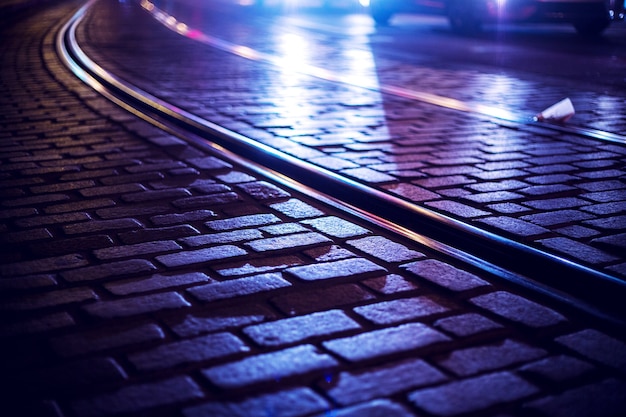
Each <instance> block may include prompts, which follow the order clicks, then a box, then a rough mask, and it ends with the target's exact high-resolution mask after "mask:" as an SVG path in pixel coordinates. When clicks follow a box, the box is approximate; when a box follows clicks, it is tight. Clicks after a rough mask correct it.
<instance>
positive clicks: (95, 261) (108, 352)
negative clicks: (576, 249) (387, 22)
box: [0, 2, 626, 417]
mask: <svg viewBox="0 0 626 417" xmlns="http://www.w3.org/2000/svg"><path fill="white" fill-rule="evenodd" d="M95 7H96V8H97V9H95V11H94V12H88V13H87V14H86V15H85V17H84V21H83V22H82V23H81V24H80V25H79V26H78V30H77V37H78V39H79V42H80V43H81V46H83V47H85V49H86V51H87V53H88V54H89V55H91V56H93V57H94V59H95V60H96V61H97V62H98V63H99V64H102V65H104V67H106V68H111V66H114V67H115V70H116V74H119V75H120V76H121V77H122V78H126V77H129V78H130V79H131V80H132V81H134V82H138V83H139V84H140V85H141V87H142V88H146V89H148V88H147V87H150V86H153V87H154V86H155V85H156V86H158V87H156V88H158V89H159V96H160V97H162V98H163V99H166V100H172V101H173V100H181V101H184V104H185V105H184V106H181V107H183V108H186V109H189V110H190V111H198V112H200V113H201V114H202V115H206V116H207V117H210V118H211V120H213V121H216V122H218V123H220V124H223V125H224V126H225V127H231V128H233V129H237V130H239V131H240V132H241V133H243V134H247V135H250V137H251V138H253V139H257V140H259V141H261V142H263V143H265V144H266V145H268V146H275V147H278V148H279V149H280V150H283V151H285V152H287V153H290V154H292V155H294V156H297V157H301V158H304V159H306V160H308V161H310V162H312V163H320V164H324V165H325V166H326V167H327V168H328V169H330V170H334V171H335V173H341V170H344V169H348V171H344V172H348V173H350V174H353V175H354V176H353V177H352V178H354V179H356V180H362V181H366V182H367V181H372V182H369V185H370V186H372V187H375V188H377V189H378V191H380V192H386V193H390V194H393V196H394V197H395V198H397V199H404V200H406V201H405V202H406V203H407V204H417V205H420V206H426V207H430V208H432V209H436V210H437V211H441V212H444V213H446V215H447V216H449V217H453V218H456V219H461V220H469V221H471V223H472V224H473V225H474V226H476V225H479V226H480V227H483V226H484V227H487V228H489V229H490V230H503V229H504V228H502V227H498V224H501V223H499V222H503V224H510V225H511V226H510V228H511V230H510V231H509V232H507V233H509V234H508V236H511V235H515V236H516V238H523V240H524V241H527V242H531V243H532V244H533V245H536V246H541V245H542V243H543V242H548V243H549V242H552V243H553V245H554V246H555V247H554V252H555V253H559V252H558V251H559V250H562V248H563V245H562V244H564V243H567V242H563V241H558V240H555V241H550V240H548V239H557V238H558V239H563V238H568V242H569V241H574V242H577V244H581V245H586V246H587V247H590V248H593V249H596V250H602V251H605V252H606V253H608V254H610V255H611V256H615V257H616V258H617V259H619V260H609V261H607V262H604V263H602V264H598V266H597V267H598V268H602V270H603V271H609V272H611V273H612V274H618V275H619V274H622V275H624V274H626V268H625V267H624V265H625V264H624V263H623V261H622V260H621V258H620V256H621V252H620V250H621V249H622V246H621V241H620V237H621V235H622V234H623V231H622V230H621V229H620V227H621V226H620V224H622V225H623V220H624V219H623V216H622V215H623V212H622V211H620V206H619V203H620V202H621V201H623V199H624V194H623V190H624V184H623V181H622V179H621V174H620V175H617V174H618V173H619V172H621V171H620V169H621V168H622V164H621V159H619V158H622V157H623V155H624V154H625V153H624V152H621V151H623V149H622V148H623V147H622V146H621V145H619V144H614V145H601V146H598V145H597V144H596V142H595V141H592V140H587V139H585V140H583V139H582V138H577V137H574V136H572V135H570V134H567V133H558V134H557V133H555V132H554V131H552V130H550V129H545V128H540V127H539V126H536V125H533V124H528V125H525V126H521V127H520V126H517V125H516V126H508V125H507V124H506V123H504V122H503V123H496V122H494V121H493V120H489V119H482V118H481V119H478V118H474V117H473V116H471V115H468V114H462V113H457V112H454V111H449V110H445V109H436V110H435V109H434V108H433V107H431V106H430V105H425V104H424V103H420V102H413V101H411V102H409V101H407V100H405V99H402V98H399V97H391V96H388V95H384V94H383V95H382V96H381V95H380V94H379V93H378V92H375V91H370V90H361V89H354V88H348V87H346V86H342V85H338V84H330V83H325V82H323V81H321V80H313V79H309V78H307V77H305V76H301V77H300V76H299V78H298V79H299V80H301V81H302V82H303V83H305V84H304V85H303V88H301V89H296V90H293V91H294V98H297V105H294V101H293V100H291V99H290V98H289V97H285V94H284V93H285V91H287V90H285V89H283V88H281V87H283V86H282V85H281V83H282V82H283V81H284V78H281V77H280V76H278V75H279V73H278V72H276V70H275V69H273V68H272V67H271V66H262V65H258V64H256V63H254V62H245V64H242V63H243V62H244V61H240V58H237V57H234V56H231V55H229V54H224V53H223V52H219V51H215V50H214V49H213V48H210V47H207V46H206V45H205V46H199V45H196V44H195V43H192V42H189V41H187V40H185V39H183V38H181V37H179V35H178V34H176V33H173V32H169V31H164V30H162V29H161V28H159V26H158V25H157V24H156V23H154V22H153V21H151V20H150V19H149V16H148V15H147V14H145V13H144V12H142V11H141V13H138V12H140V10H139V9H138V8H137V7H136V4H135V3H131V2H121V3H120V2H98V3H96V6H95ZM73 8H74V6H72V4H71V2H70V3H66V2H60V3H59V2H57V3H55V4H48V5H47V6H46V7H43V6H42V7H41V10H39V8H37V10H32V11H29V12H28V13H25V14H24V15H21V17H20V19H18V20H16V21H15V22H12V23H11V24H10V25H0V28H1V29H0V31H1V32H2V39H3V47H4V48H3V52H2V54H3V59H2V60H1V61H0V62H1V64H0V74H2V76H1V77H0V80H1V81H0V88H1V89H2V92H3V94H2V95H1V97H0V127H1V129H0V190H2V193H3V194H2V195H3V199H2V203H1V204H0V206H2V210H0V218H2V220H3V221H2V225H0V234H1V235H2V237H1V238H0V239H1V241H2V250H1V251H0V275H1V278H0V288H1V289H2V297H1V300H0V310H2V311H3V312H4V313H5V314H4V315H3V320H2V323H0V339H1V340H2V346H3V354H2V355H1V358H0V370H1V371H2V372H3V374H5V375H10V376H11V378H12V379H11V381H12V383H11V384H9V386H8V387H6V388H4V389H5V392H4V394H6V395H5V396H4V397H3V398H5V399H6V402H5V403H4V404H3V413H4V414H3V415H7V417H13V416H17V415H20V416H22V415H33V416H35V415H44V416H50V415H53V416H57V417H58V416H75V417H82V416H109V415H111V416H112V415H119V416H122V415H124V416H129V415H141V416H145V417H160V416H170V415H177V416H180V415H185V416H186V417H195V416H200V415H211V416H229V417H230V416H242V417H243V416H245V417H248V416H252V417H255V416H259V417H261V416H262V417H266V416H268V415H285V416H303V417H304V416H312V415H318V416H320V417H321V416H322V415H324V416H327V415H335V416H337V417H340V416H341V417H357V416H358V417H361V416H381V417H382V416H384V417H392V416H394V417H396V416H397V417H409V416H418V415H426V414H428V415H430V416H446V415H450V416H452V415H472V417H474V416H476V417H487V416H489V417H492V416H495V415H498V416H507V417H509V416H510V417H522V416H524V417H526V416H530V415H539V414H541V415H542V417H543V415H544V414H545V415H547V417H559V416H561V415H568V416H569V415H574V416H576V415H593V412H595V411H597V412H598V413H601V414H602V413H604V414H608V415H610V413H613V414H615V415H620V414H622V413H623V412H624V410H626V404H624V403H623V396H620V394H621V393H622V392H623V391H624V383H625V382H624V381H625V380H626V379H625V374H624V372H626V371H625V361H626V359H625V358H624V355H623V354H622V352H624V351H625V350H626V348H625V346H626V345H625V342H624V337H623V335H622V334H621V333H620V331H616V330H615V329H614V328H613V327H612V326H611V325H610V324H609V323H605V322H602V321H601V320H597V319H596V318H594V317H593V316H588V315H586V314H584V313H582V312H579V311H577V310H576V309H575V308H571V307H573V306H571V305H570V306H569V307H570V308H567V309H561V308H560V307H559V305H557V304H553V303H551V302H550V301H546V300H547V299H546V298H543V301H538V300H536V299H535V297H534V296H533V295H532V293H530V292H523V293H522V292H521V291H519V290H518V289H516V287H514V286H511V285H508V284H507V283H506V282H505V281H504V280H500V279H497V280H496V279H494V276H493V275H494V274H495V273H496V272H494V270H491V269H489V268H486V269H483V266H484V265H483V264H481V263H480V262H474V263H471V264H470V263H466V261H467V260H470V261H473V259H471V258H463V257H462V256H457V254H456V253H454V251H452V252H448V253H447V254H445V255H443V254H441V253H439V252H438V251H437V250H436V249H437V248H436V246H427V245H425V243H427V242H426V241H424V240H422V239H421V238H420V237H418V236H414V237H415V238H414V239H406V238H405V239H402V240H401V239H400V238H399V237H398V236H396V235H394V234H392V233H388V232H387V231H385V230H383V229H381V228H379V227H378V226H376V225H375V224H374V223H367V222H365V221H363V219H360V218H358V216H350V215H348V214H346V213H344V212H342V211H339V210H337V207H329V206H325V205H323V204H320V203H319V202H316V201H315V200H313V199H311V198H309V196H307V195H304V193H301V192H300V191H298V190H296V189H287V188H285V187H284V186H282V185H279V184H277V183H274V182H273V180H271V179H268V178H264V177H262V176H261V175H260V174H259V173H258V172H252V171H249V170H248V169H247V168H246V167H245V166H239V165H237V164H236V163H234V162H229V161H227V160H225V159H224V157H223V155H218V154H217V153H214V152H213V150H211V148H210V146H207V147H205V146H204V145H200V144H196V143H188V142H186V141H184V140H182V139H180V138H178V137H174V136H172V135H170V134H169V133H165V132H163V131H161V130H159V129H157V128H155V127H153V126H150V125H148V124H146V123H145V122H144V121H142V120H139V119H138V118H136V116H135V115H133V114H131V113H127V112H126V111H125V110H123V109H120V108H118V107H116V106H115V105H114V104H113V103H109V102H107V101H106V100H105V99H104V98H102V97H101V96H100V95H99V93H97V92H95V91H91V90H89V89H88V88H87V87H86V86H85V85H83V83H82V81H80V80H78V79H76V78H75V77H73V76H71V75H70V74H69V73H68V72H67V71H66V70H65V68H64V67H63V65H61V63H60V62H59V61H58V57H57V56H56V53H55V52H54V51H55V47H54V45H55V42H56V41H55V39H54V38H55V34H56V33H57V29H58V26H59V24H60V23H61V22H62V21H63V20H64V18H65V16H66V15H67V13H69V12H70V11H72V10H73ZM127 18H129V19H132V22H133V24H132V25H127V24H126V23H127V21H126V19H127ZM267 18H268V19H270V18H271V17H270V16H267ZM0 19H2V20H5V19H4V18H2V17H0ZM285 24H287V23H285ZM221 26H222V24H221V23H220V24H219V25H216V30H217V28H219V27H221ZM147 34H150V39H151V41H150V42H146V40H145V39H146V38H145V37H144V36H143V35H147ZM241 36H245V34H244V33H242V34H241ZM333 36H335V35H333ZM120 39H123V40H124V42H125V43H124V46H123V47H118V46H119V44H118V40H120ZM265 40H267V39H265V37H264V35H262V36H259V39H258V41H259V42H263V43H264V42H265ZM329 42H330V40H329ZM334 45H335V46H337V45H339V46H337V48H335V47H333V48H330V49H332V50H333V51H336V52H337V53H339V52H340V49H338V48H341V43H337V44H334ZM94 46H97V47H94ZM266 46H267V48H270V47H271V45H270V44H267V45H266ZM129 51H132V53H131V54H128V52H129ZM316 51H318V52H319V53H325V52H323V51H322V50H317V49H316ZM172 57H174V58H177V57H184V62H185V63H186V65H184V66H183V67H181V66H177V67H176V68H177V69H176V70H174V67H172V66H171V64H170V63H171V59H172ZM42 60H43V61H42ZM138 60H140V61H141V62H142V70H141V72H139V71H134V70H132V66H133V64H134V62H136V61H138ZM177 61H179V62H182V61H183V60H182V59H181V60H178V59H177ZM334 62H335V60H329V64H334ZM390 63H393V62H392V61H387V60H384V61H379V62H377V66H378V69H379V70H380V72H379V74H380V76H381V77H382V79H383V82H384V79H385V78H386V77H388V75H389V68H392V67H388V65H389V64H390ZM144 64H145V65H144ZM128 69H131V71H130V72H131V73H132V74H129V72H127V70H128ZM392 69H393V68H392ZM423 69H424V71H425V77H426V78H425V80H423V81H420V84H421V85H425V86H429V85H431V84H433V83H435V84H436V83H440V82H441V80H442V79H447V80H448V81H449V82H450V83H451V84H450V85H449V86H447V87H446V91H451V92H455V91H457V90H458V91H460V90H461V89H458V88H456V87H455V86H458V85H459V83H461V82H462V83H465V82H466V81H467V80H468V77H469V78H471V76H470V75H468V74H460V75H459V74H456V73H455V74H452V73H448V70H446V71H444V70H443V69H438V70H436V71H435V70H434V69H432V68H427V67H426V66H424V68H423ZM405 70H406V69H405V68H398V71H396V70H395V69H394V70H393V71H394V74H396V75H398V76H401V77H407V78H410V71H405ZM117 71H119V73H118V72H117ZM178 71H184V73H183V72H178ZM165 73H167V74H168V75H167V78H168V82H167V85H164V84H160V83H161V81H163V79H162V78H161V75H163V74H165ZM443 74H448V75H443ZM129 75H130V76H129ZM442 75H443V76H442ZM457 75H459V76H458V77H457ZM251 79H254V80H255V82H249V80H251ZM402 79H403V80H404V78H402ZM244 81H245V82H244ZM257 81H258V82H257ZM406 81H407V86H410V85H414V84H412V83H413V82H414V81H412V80H409V79H407V80H406ZM190 82H194V83H195V82H197V86H195V87H194V88H188V86H185V85H184V84H185V83H190ZM298 82H300V81H298ZM433 85H434V84H433ZM179 86H180V90H179ZM469 86H470V84H468V87H469ZM291 87H294V86H291ZM257 88H258V89H260V90H256V92H254V94H252V95H251V94H250V92H251V89H257ZM471 88H477V87H475V86H472V87H471ZM279 90H280V92H279ZM516 94H520V97H521V96H522V95H523V94H525V93H516ZM476 97H482V96H476ZM200 99H201V100H203V101H202V102H199V100H200ZM205 99H206V100H205ZM617 105H621V102H619V103H618V104H616V106H617ZM342 161H343V162H342ZM559 161H564V162H559ZM549 162H550V163H552V164H551V165H549V164H548V163H549ZM379 181H382V182H379ZM485 193H489V194H485ZM491 193H494V194H491ZM506 193H513V195H510V194H506ZM473 196H477V197H473ZM506 196H508V197H513V200H510V199H508V197H507V198H505V199H504V200H500V198H504V197H506ZM472 198H474V199H472ZM563 203H565V204H563ZM563 205H565V206H567V208H566V207H562V206H563ZM556 206H558V207H557V210H561V213H560V214H559V215H561V218H560V219H555V223H550V224H545V225H544V224H538V223H532V221H531V220H528V219H526V221H525V219H524V216H537V217H536V218H535V217H532V219H535V220H536V219H539V221H541V219H542V217H540V216H541V215H545V216H547V214H546V213H551V212H552V211H554V209H555V207H556ZM565 209H566V210H568V211H569V212H571V213H577V216H578V215H580V214H578V213H582V214H583V215H584V219H583V220H577V218H576V217H575V216H574V217H571V218H569V217H568V218H566V217H565V216H563V214H564V213H563V210H565ZM565 214H566V213H565ZM546 218H547V217H543V219H546ZM508 219H513V220H512V222H511V223H508V221H509V220H508ZM482 220H486V222H481V221H482ZM565 220H567V221H565ZM490 222H491V223H490ZM513 223H514V224H513ZM516 227H519V228H516ZM524 230H534V231H536V233H531V234H529V235H526V236H525V235H524ZM557 246H558V248H557ZM575 255H579V254H572V256H575ZM568 256H569V255H568ZM593 265H596V264H593ZM587 266H589V264H588V265H587ZM620 268H621V269H620ZM603 417H604V416H603Z"/></svg>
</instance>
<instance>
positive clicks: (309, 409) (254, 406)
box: [184, 388, 329, 417]
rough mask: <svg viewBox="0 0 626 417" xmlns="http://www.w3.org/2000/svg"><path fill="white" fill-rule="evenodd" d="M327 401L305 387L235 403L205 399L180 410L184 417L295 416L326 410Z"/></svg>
mask: <svg viewBox="0 0 626 417" xmlns="http://www.w3.org/2000/svg"><path fill="white" fill-rule="evenodd" d="M328 407H329V404H328V402H327V401H326V400H325V399H324V398H322V397H320V396H319V395H318V394H316V393H315V392H314V391H313V390H311V389H309V388H293V389H289V390H285V391H280V392H278V393H273V394H266V395H261V396H256V397H251V398H247V399H244V400H242V401H239V402H227V403H224V402H217V401H214V402H209V403H205V404H202V405H199V406H196V407H192V408H188V409H186V410H184V414H185V417H202V416H214V417H265V416H267V415H268V414H269V415H276V416H285V417H297V416H304V415H307V414H310V413H315V412H321V411H323V410H326V409H328Z"/></svg>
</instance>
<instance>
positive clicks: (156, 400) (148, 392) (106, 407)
mask: <svg viewBox="0 0 626 417" xmlns="http://www.w3.org/2000/svg"><path fill="white" fill-rule="evenodd" d="M203 396H204V394H203V393H202V390H201V388H200V387H199V386H198V385H197V384H196V383H195V382H194V381H193V380H192V379H191V378H189V377H187V376H177V377H173V378H170V379H165V380H161V381H156V382H148V383H144V384H137V385H129V386H126V387H124V388H120V389H118V390H117V391H114V392H111V393H107V394H102V395H99V396H95V397H92V398H87V399H80V400H76V401H74V403H73V404H72V408H73V409H74V412H75V413H76V414H77V415H78V416H80V417H100V416H109V415H115V414H120V413H139V412H141V411H144V410H146V409H150V408H153V407H158V406H165V405H168V404H176V403H179V402H184V401H189V400H193V399H198V398H202V397H203Z"/></svg>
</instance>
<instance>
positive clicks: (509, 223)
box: [477, 216, 550, 237]
mask: <svg viewBox="0 0 626 417" xmlns="http://www.w3.org/2000/svg"><path fill="white" fill-rule="evenodd" d="M477 221H478V222H480V223H484V224H487V225H489V226H492V227H495V228H497V229H500V230H504V231H506V232H509V233H512V234H514V235H517V236H523V237H532V236H541V235H544V234H546V233H549V232H550V230H548V229H546V228H544V227H541V226H538V225H536V224H533V223H531V222H528V221H525V220H523V219H516V218H514V217H509V216H496V217H487V218H484V219H478V220H477Z"/></svg>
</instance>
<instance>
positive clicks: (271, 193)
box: [237, 181, 290, 201]
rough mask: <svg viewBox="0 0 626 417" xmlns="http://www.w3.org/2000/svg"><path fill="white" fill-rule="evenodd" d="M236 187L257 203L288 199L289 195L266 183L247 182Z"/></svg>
mask: <svg viewBox="0 0 626 417" xmlns="http://www.w3.org/2000/svg"><path fill="white" fill-rule="evenodd" d="M237 187H238V188H239V189H240V190H242V191H243V192H245V193H246V194H248V195H250V196H251V197H252V198H254V199H255V200H259V201H265V200H273V199H277V198H288V197H290V194H289V193H288V192H287V191H285V190H282V189H280V188H278V187H277V186H275V185H273V184H270V183H268V182H266V181H255V182H247V183H244V184H239V185H238V186H237Z"/></svg>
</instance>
